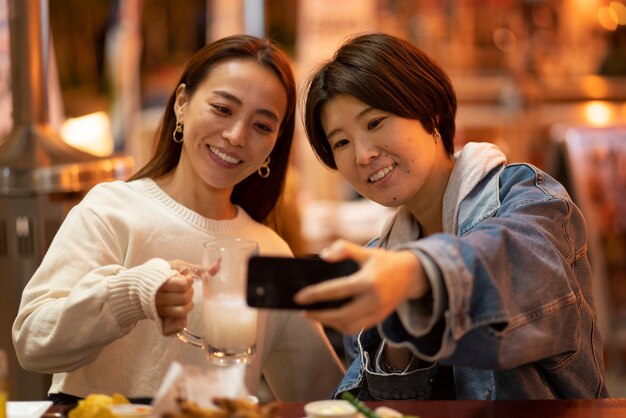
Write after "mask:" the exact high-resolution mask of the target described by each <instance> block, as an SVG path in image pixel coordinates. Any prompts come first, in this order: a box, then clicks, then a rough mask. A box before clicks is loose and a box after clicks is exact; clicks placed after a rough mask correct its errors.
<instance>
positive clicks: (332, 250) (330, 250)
mask: <svg viewBox="0 0 626 418" xmlns="http://www.w3.org/2000/svg"><path fill="white" fill-rule="evenodd" d="M320 257H321V258H323V259H324V260H325V261H328V262H335V261H341V260H345V259H346V258H351V259H353V260H354V261H356V262H357V263H359V264H362V263H363V262H364V261H365V260H367V258H368V257H369V254H368V252H367V250H365V249H364V248H363V247H362V246H360V245H357V244H354V243H352V242H348V241H346V240H342V239H340V240H337V241H335V242H333V243H332V244H331V245H330V246H328V247H326V248H324V249H323V250H322V251H320Z"/></svg>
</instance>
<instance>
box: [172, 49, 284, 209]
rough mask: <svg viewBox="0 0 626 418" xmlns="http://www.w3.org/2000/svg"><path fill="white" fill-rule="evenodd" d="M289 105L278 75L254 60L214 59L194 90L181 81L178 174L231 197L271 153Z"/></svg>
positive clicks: (181, 177)
mask: <svg viewBox="0 0 626 418" xmlns="http://www.w3.org/2000/svg"><path fill="white" fill-rule="evenodd" d="M286 108H287V96H286V93H285V89H284V87H283V85H282V84H281V82H280V80H279V79H278V78H277V77H276V75H275V74H274V73H273V72H272V71H271V70H269V69H268V68H266V67H263V66H261V65H259V64H258V63H256V62H254V61H252V60H245V59H244V60H241V59H236V60H228V61H224V62H220V63H218V64H216V65H215V66H214V67H213V68H212V69H211V71H210V73H209V74H208V76H207V77H206V79H205V80H204V81H203V82H202V83H201V84H200V85H199V86H198V88H197V89H196V91H195V92H193V95H191V96H190V95H189V94H188V93H187V92H186V91H185V89H184V87H183V86H182V85H181V86H179V88H178V90H177V96H176V102H175V105H174V111H175V113H176V116H177V119H178V121H180V122H182V123H183V125H184V141H183V150H182V153H181V156H180V161H179V164H178V166H177V168H176V173H175V175H176V176H177V177H178V179H179V180H184V181H183V183H184V184H188V185H201V187H203V188H204V189H207V190H209V191H220V192H227V193H226V194H227V196H228V197H230V193H231V192H232V189H233V187H234V186H235V185H236V184H237V183H239V182H241V181H242V180H243V179H245V178H246V177H248V176H249V175H250V174H252V173H254V172H255V171H256V170H257V169H258V168H259V167H260V166H261V164H263V162H264V161H265V159H266V158H267V157H268V156H269V154H270V152H271V151H272V149H273V147H274V144H275V143H276V139H277V136H278V132H279V129H280V126H281V122H282V120H283V117H284V116H285V112H286Z"/></svg>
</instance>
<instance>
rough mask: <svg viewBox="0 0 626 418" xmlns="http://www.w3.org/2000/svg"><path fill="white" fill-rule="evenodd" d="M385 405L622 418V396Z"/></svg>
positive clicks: (482, 415)
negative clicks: (617, 397)
mask: <svg viewBox="0 0 626 418" xmlns="http://www.w3.org/2000/svg"><path fill="white" fill-rule="evenodd" d="M366 404H367V405H368V406H369V407H370V408H375V407H377V406H381V405H385V406H388V407H390V408H393V409H395V410H397V411H399V412H401V413H403V414H405V415H418V416H419V417H420V418H565V417H567V418H626V399H581V400H542V401H385V402H366ZM278 416H279V417H280V418H302V417H304V404H302V403H285V404H283V405H282V406H281V408H280V410H279V413H278Z"/></svg>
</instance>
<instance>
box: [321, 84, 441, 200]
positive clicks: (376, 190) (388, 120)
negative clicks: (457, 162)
mask: <svg viewBox="0 0 626 418" xmlns="http://www.w3.org/2000/svg"><path fill="white" fill-rule="evenodd" d="M321 122H322V126H323V128H324V132H325V133H326V137H327V138H328V142H329V143H330V147H331V150H332V152H333V156H334V159H335V163H336V164H337V169H338V170H339V172H340V173H341V175H342V176H343V177H344V178H345V179H346V180H347V181H348V182H349V183H350V184H351V185H352V187H354V189H355V190H356V191H357V192H359V193H360V194H361V195H362V196H364V197H366V198H368V199H370V200H373V201H375V202H378V203H380V204H382V205H384V206H390V207H396V206H400V205H408V206H411V205H413V204H414V203H415V202H417V201H419V200H420V198H421V197H422V196H423V197H426V198H427V197H428V196H429V195H430V192H431V190H430V187H431V185H430V184H429V179H430V178H431V177H432V174H433V172H434V171H435V170H434V168H435V167H436V165H437V164H439V162H440V159H441V158H442V154H444V155H445V152H442V150H439V149H438V147H441V141H439V145H437V144H435V141H434V140H433V137H432V135H430V134H429V133H428V132H426V131H425V130H424V128H423V127H422V125H421V123H420V122H419V121H417V120H413V119H405V118H401V117H399V116H396V115H394V114H392V113H389V112H384V111H382V110H378V109H374V108H372V107H370V106H368V105H366V104H365V103H363V102H361V101H359V100H357V99H355V98H354V97H352V96H348V95H340V96H336V97H334V98H332V99H330V100H328V101H327V102H326V104H325V105H324V107H323V109H322V112H321ZM444 158H445V157H444ZM441 161H443V160H441Z"/></svg>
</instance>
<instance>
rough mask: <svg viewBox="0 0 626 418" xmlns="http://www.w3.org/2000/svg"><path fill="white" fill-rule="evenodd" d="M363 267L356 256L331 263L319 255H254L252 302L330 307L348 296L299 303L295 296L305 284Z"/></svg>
mask: <svg viewBox="0 0 626 418" xmlns="http://www.w3.org/2000/svg"><path fill="white" fill-rule="evenodd" d="M358 269H359V265H358V264H357V263H356V262H355V261H353V260H343V261H339V262H337V263H329V262H326V261H324V260H322V259H321V258H319V257H317V256H311V257H299V258H292V257H267V256H253V257H251V258H250V261H249V262H248V284H247V302H248V305H250V306H253V307H256V308H271V309H298V310H300V309H327V308H334V307H338V306H341V305H342V304H344V303H345V302H346V301H347V299H342V300H334V301H327V302H318V303H313V304H310V305H299V304H297V303H295V302H294V301H293V296H294V295H295V294H296V293H297V292H298V291H299V290H300V289H302V288H303V287H305V286H309V285H312V284H316V283H320V282H322V281H324V280H329V279H334V278H337V277H342V276H348V275H350V274H352V273H354V272H356V271H357V270H358Z"/></svg>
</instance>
